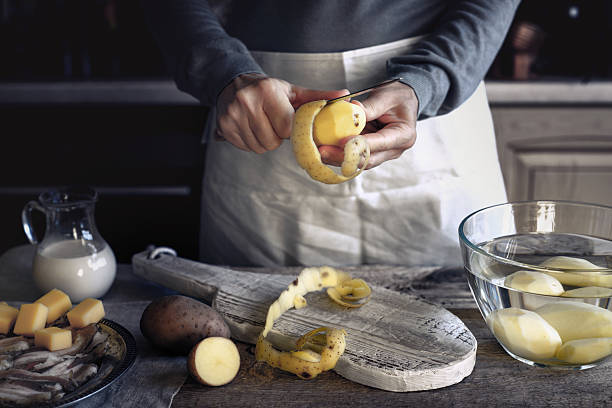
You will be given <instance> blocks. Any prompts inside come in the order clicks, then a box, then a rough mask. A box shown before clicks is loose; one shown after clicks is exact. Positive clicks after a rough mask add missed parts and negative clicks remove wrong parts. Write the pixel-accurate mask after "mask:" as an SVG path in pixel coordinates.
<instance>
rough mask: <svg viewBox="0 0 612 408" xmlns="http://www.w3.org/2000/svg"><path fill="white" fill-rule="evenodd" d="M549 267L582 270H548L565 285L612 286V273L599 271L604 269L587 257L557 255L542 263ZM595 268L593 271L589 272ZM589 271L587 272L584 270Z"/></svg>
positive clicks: (549, 273)
mask: <svg viewBox="0 0 612 408" xmlns="http://www.w3.org/2000/svg"><path fill="white" fill-rule="evenodd" d="M540 265H541V266H546V267H548V268H555V269H565V270H571V269H575V270H579V271H581V272H546V274H548V275H550V276H552V277H554V278H556V279H557V280H558V281H559V282H561V283H562V284H564V285H570V286H602V287H608V288H612V275H608V274H603V273H601V272H597V271H596V270H597V269H602V268H601V267H600V266H597V265H595V264H593V263H591V262H589V261H587V260H586V259H582V258H574V257H571V256H555V257H552V258H550V259H547V260H546V261H544V262H542V263H541V264H540ZM591 270H593V272H588V271H591ZM584 271H587V272H584Z"/></svg>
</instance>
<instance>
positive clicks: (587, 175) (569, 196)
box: [487, 82, 612, 205]
mask: <svg viewBox="0 0 612 408" xmlns="http://www.w3.org/2000/svg"><path fill="white" fill-rule="evenodd" d="M487 93H488V96H489V100H490V104H491V110H492V114H493V121H494V124H495V132H496V137H497V146H498V153H499V158H500V163H501V167H502V172H503V175H504V180H505V183H506V189H507V191H508V199H509V200H511V201H519V200H534V199H556V200H572V201H584V202H592V203H598V204H604V205H612V82H600V83H589V84H580V83H554V82H548V83H547V82H535V83H527V82H525V83H516V82H514V83H512V82H492V83H488V84H487Z"/></svg>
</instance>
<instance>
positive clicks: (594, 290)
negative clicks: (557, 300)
mask: <svg viewBox="0 0 612 408" xmlns="http://www.w3.org/2000/svg"><path fill="white" fill-rule="evenodd" d="M561 296H563V297H576V298H588V297H593V298H599V297H612V289H610V288H600V287H599V286H586V287H584V288H578V289H572V290H568V291H565V292H563V294H562V295H561Z"/></svg>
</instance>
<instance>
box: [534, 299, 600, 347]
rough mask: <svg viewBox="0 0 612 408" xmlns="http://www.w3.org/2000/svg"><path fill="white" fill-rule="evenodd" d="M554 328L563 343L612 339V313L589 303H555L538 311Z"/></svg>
mask: <svg viewBox="0 0 612 408" xmlns="http://www.w3.org/2000/svg"><path fill="white" fill-rule="evenodd" d="M536 313H537V314H539V315H540V316H542V318H543V319H544V320H546V321H547V322H548V323H550V325H551V326H552V327H554V328H555V329H556V330H557V332H558V333H559V335H560V336H561V339H562V340H563V342H564V343H565V342H567V341H571V340H576V339H586V338H592V337H612V312H611V311H609V310H607V309H604V308H601V307H598V306H595V305H591V304H588V303H580V302H573V301H569V302H553V303H549V304H547V305H544V306H542V307H540V308H538V309H536Z"/></svg>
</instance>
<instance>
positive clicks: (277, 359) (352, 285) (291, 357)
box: [255, 266, 371, 379]
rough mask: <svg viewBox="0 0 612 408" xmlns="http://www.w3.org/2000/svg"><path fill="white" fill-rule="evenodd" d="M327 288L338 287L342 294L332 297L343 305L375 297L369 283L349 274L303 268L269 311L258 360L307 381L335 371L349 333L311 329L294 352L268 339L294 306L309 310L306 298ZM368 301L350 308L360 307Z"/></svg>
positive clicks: (259, 342) (330, 269) (335, 270)
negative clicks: (345, 300)
mask: <svg viewBox="0 0 612 408" xmlns="http://www.w3.org/2000/svg"><path fill="white" fill-rule="evenodd" d="M323 288H335V289H337V290H338V291H340V292H341V293H342V295H338V296H331V295H330V297H331V298H332V300H333V301H335V302H336V303H339V304H341V305H343V306H347V304H346V303H345V302H344V301H343V299H349V300H364V298H365V302H367V300H368V299H369V296H370V294H371V290H370V288H369V287H368V285H367V284H366V283H365V281H363V280H362V279H351V277H350V275H349V274H347V273H346V272H343V271H340V270H338V269H335V268H332V267H329V266H322V267H319V268H305V269H303V270H302V272H300V274H299V275H298V277H297V279H296V280H294V281H293V282H292V283H291V284H290V285H289V286H288V287H287V289H285V290H284V291H283V292H282V293H281V294H280V296H279V297H278V299H276V300H275V301H274V302H273V303H272V305H270V308H269V309H268V314H267V316H266V323H265V326H264V330H263V331H262V333H261V335H260V336H259V339H258V340H257V344H256V346H255V357H256V359H257V360H258V361H265V362H267V363H268V364H269V365H271V366H272V367H277V368H280V369H281V370H285V371H289V372H291V373H294V374H296V375H297V376H298V377H300V378H303V379H310V378H314V377H316V376H317V375H318V374H319V373H321V372H323V371H327V370H331V369H332V368H334V367H335V366H336V363H337V362H338V359H339V358H340V356H341V355H342V353H344V348H345V345H346V341H345V335H346V332H345V331H344V330H342V329H336V328H330V327H319V328H317V329H314V330H311V331H310V332H308V333H306V334H305V335H303V336H302V337H301V338H300V339H299V340H298V341H297V342H296V350H294V351H280V350H277V349H276V348H275V347H274V346H273V345H272V343H271V342H270V341H269V340H267V339H266V336H267V335H268V333H269V332H270V330H271V329H272V326H273V325H274V321H275V320H276V319H278V318H279V317H280V316H281V315H282V314H283V313H284V312H286V311H287V310H289V309H291V308H292V307H295V308H296V309H297V308H301V307H305V306H306V305H307V302H306V299H305V298H304V295H305V294H306V293H308V292H313V291H318V290H321V289H323ZM328 295H329V292H328ZM365 302H362V303H359V304H358V305H352V306H351V305H348V306H349V307H359V306H362V305H363V304H365Z"/></svg>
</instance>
